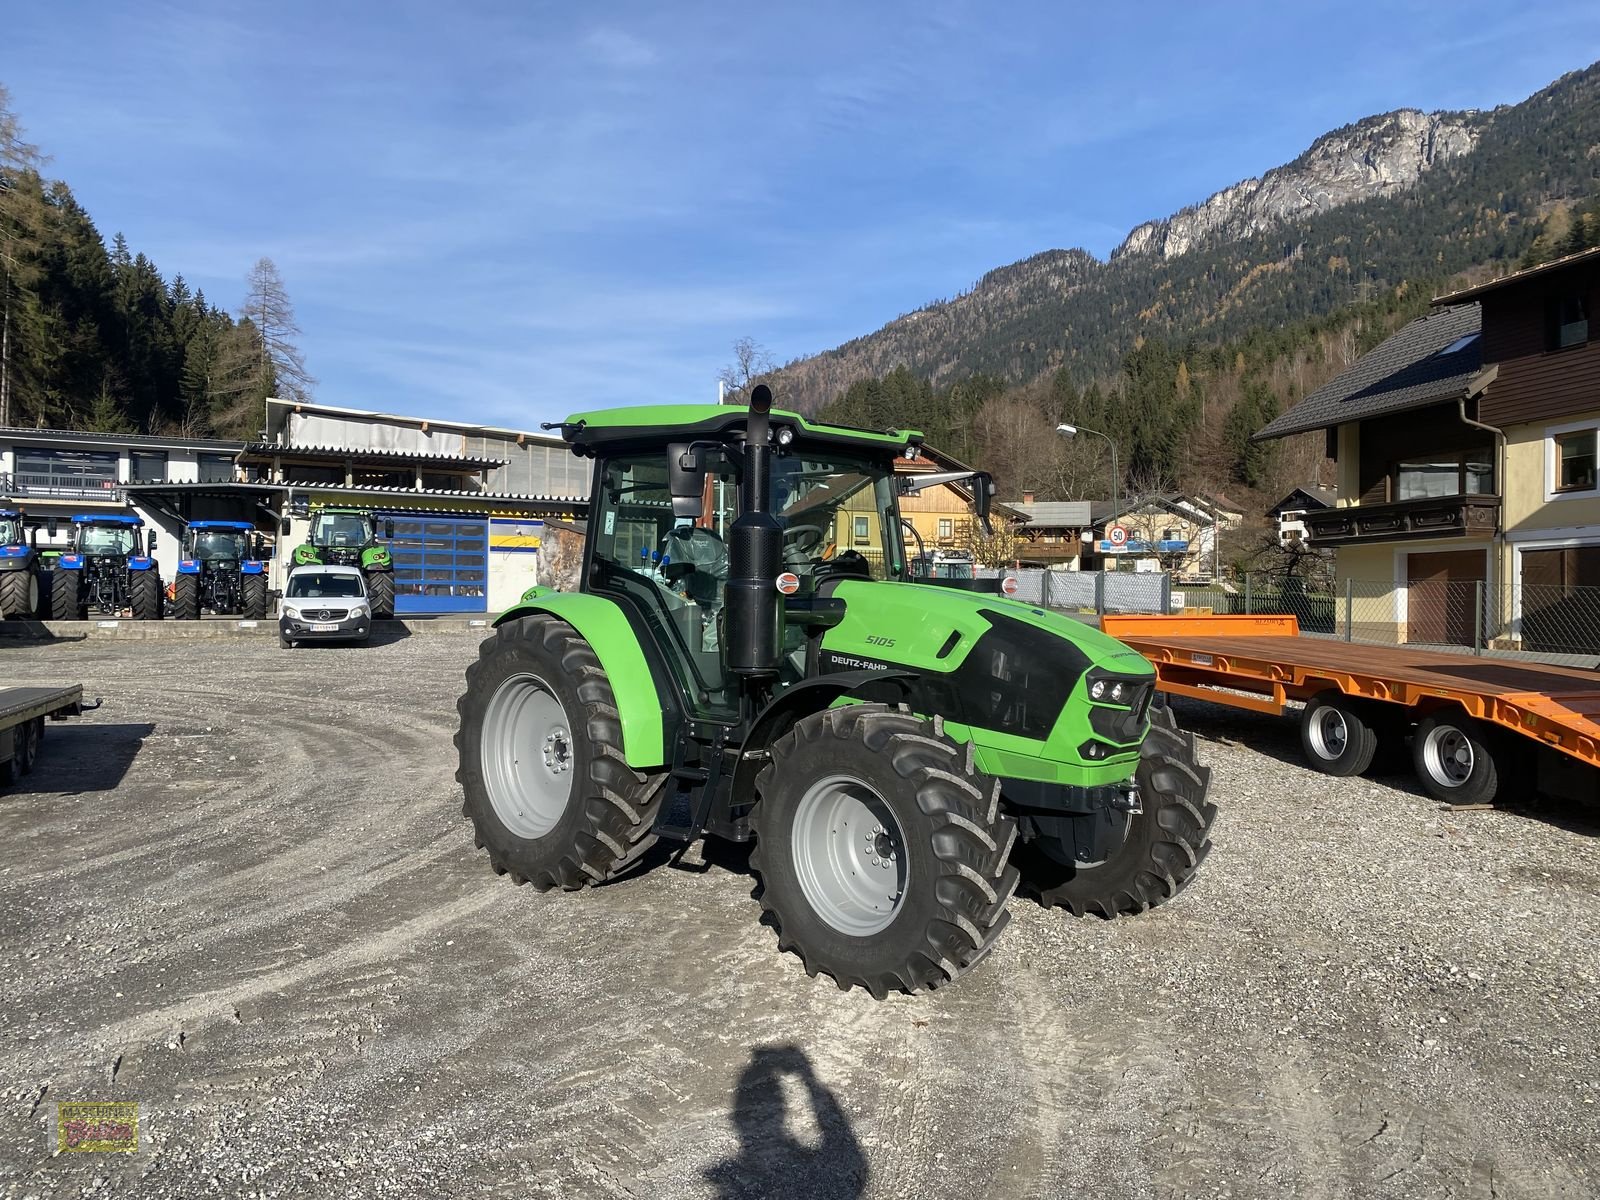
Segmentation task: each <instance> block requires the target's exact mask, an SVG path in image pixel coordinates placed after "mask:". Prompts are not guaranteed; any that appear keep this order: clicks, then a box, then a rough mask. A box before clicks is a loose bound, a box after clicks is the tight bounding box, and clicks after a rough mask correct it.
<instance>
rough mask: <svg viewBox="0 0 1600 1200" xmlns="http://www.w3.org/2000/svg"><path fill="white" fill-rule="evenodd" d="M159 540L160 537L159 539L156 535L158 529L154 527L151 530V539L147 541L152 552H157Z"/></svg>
mask: <svg viewBox="0 0 1600 1200" xmlns="http://www.w3.org/2000/svg"><path fill="white" fill-rule="evenodd" d="M159 540H160V539H158V538H157V537H156V531H155V530H154V529H152V530H151V531H150V540H149V542H148V543H147V548H148V549H149V551H150V553H151V554H154V553H155V552H156V542H157V541H159Z"/></svg>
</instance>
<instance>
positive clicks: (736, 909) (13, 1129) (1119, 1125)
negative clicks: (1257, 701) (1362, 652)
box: [0, 634, 1600, 1198]
mask: <svg viewBox="0 0 1600 1200" xmlns="http://www.w3.org/2000/svg"><path fill="white" fill-rule="evenodd" d="M476 644H477V639H476V637H474V636H471V635H467V634H460V635H451V634H427V635H419V636H412V637H409V638H405V639H402V640H398V641H394V642H390V643H388V644H381V645H380V644H375V645H372V646H369V647H366V648H362V649H333V648H310V649H302V650H299V651H296V652H294V653H292V654H291V653H283V652H280V651H279V650H278V649H277V648H276V646H275V645H274V644H273V643H272V642H271V641H270V640H267V639H262V640H260V641H251V642H243V641H226V642H223V641H217V642H206V641H200V642H193V641H191V642H164V641H149V642H141V643H136V644H117V643H114V642H109V641H106V642H100V641H82V642H63V643H56V644H51V645H5V646H0V676H4V677H5V678H6V680H7V681H8V682H51V681H67V682H70V681H75V680H76V681H81V682H82V683H83V684H84V685H85V687H86V690H87V691H88V692H89V693H90V694H95V693H99V694H103V695H104V696H105V698H106V703H105V706H104V707H103V708H102V709H100V710H99V711H98V712H96V713H94V714H91V715H89V716H87V717H86V718H85V719H83V720H81V721H76V722H71V723H68V724H65V725H52V726H51V727H50V731H49V734H48V736H47V738H46V742H45V749H44V753H43V756H42V758H41V761H40V766H39V770H38V772H37V773H36V774H35V775H33V776H32V777H30V779H29V780H27V781H25V784H24V786H22V787H20V788H13V789H12V790H10V791H8V792H6V793H4V794H0V1085H3V1087H4V1098H5V1103H4V1116H3V1120H0V1194H3V1195H4V1196H7V1197H24V1196H78V1195H97V1196H100V1195H105V1196H110V1195H137V1196H141V1197H144V1196H155V1197H165V1196H171V1197H186V1198H187V1197H201V1196H208V1195H229V1196H233V1195H249V1196H297V1197H298V1196H338V1197H345V1196H361V1197H382V1196H435V1195H443V1194H452V1195H476V1194H483V1193H487V1192H489V1191H491V1190H493V1191H496V1192H504V1193H507V1194H520V1195H528V1196H552V1197H553V1196H569V1195H585V1196H602V1197H610V1196H662V1195H671V1196H745V1195H748V1196H778V1195H795V1196H801V1195H803V1196H856V1195H863V1194H864V1195H870V1196H923V1195H945V1196H962V1197H969V1196H970V1197H978V1196H994V1197H1011V1196H1061V1195H1068V1194H1078V1195H1086V1196H1093V1197H1123V1196H1136V1197H1146V1196H1148V1197H1165V1196H1173V1197H1179V1196H1195V1195H1209V1196H1264V1197H1265V1196H1271V1197H1278V1196H1308V1197H1317V1196H1327V1197H1334V1196H1452V1197H1456V1196H1466V1197H1515V1196H1529V1197H1549V1196H1573V1197H1579V1196H1582V1197H1588V1196H1593V1195H1595V1194H1597V1193H1600V1162H1597V1161H1596V1156H1595V1153H1594V1149H1593V1145H1594V1141H1595V1136H1596V1133H1597V1132H1600V1105H1597V1101H1600V1052H1597V1044H1596V1043H1597V1037H1596V1033H1597V1030H1600V1020H1597V1001H1596V983H1597V978H1600V939H1597V937H1596V933H1597V925H1600V915H1597V914H1600V906H1597V904H1596V902H1595V901H1596V896H1597V893H1600V840H1597V838H1596V836H1595V831H1594V829H1593V828H1592V827H1591V826H1588V825H1585V824H1584V823H1583V822H1582V820H1581V819H1580V818H1579V816H1578V814H1576V813H1574V812H1573V811H1572V810H1559V809H1557V810H1552V811H1543V812H1522V813H1507V812H1466V813H1451V812H1442V811H1440V810H1439V808H1438V806H1437V805H1436V804H1434V803H1433V802H1431V801H1429V800H1427V799H1426V798H1424V797H1422V796H1421V795H1420V794H1418V793H1417V792H1415V791H1414V790H1412V789H1410V788H1409V787H1408V786H1406V784H1405V782H1404V781H1401V780H1377V781H1375V780H1367V779H1353V780H1332V779H1327V778H1325V777H1323V776H1320V775H1315V774H1313V773H1311V772H1310V771H1308V770H1306V769H1305V768H1304V767H1302V766H1301V765H1300V761H1299V752H1298V744H1297V741H1296V737H1295V733H1294V729H1293V727H1292V725H1289V724H1287V723H1281V722H1277V721H1273V720H1270V719H1267V718H1258V717H1252V716H1248V715H1240V714H1235V713H1230V712H1227V711H1225V710H1220V709H1214V708H1210V707H1208V706H1198V705H1195V706H1187V707H1184V708H1182V709H1180V716H1181V717H1182V719H1183V720H1184V722H1185V724H1186V725H1189V726H1190V727H1192V728H1194V729H1195V730H1196V731H1197V732H1199V733H1200V734H1201V736H1202V740H1203V756H1204V757H1205V758H1206V760H1207V761H1208V762H1209V763H1210V764H1211V765H1212V766H1213V768H1214V769H1215V783H1214V789H1213V797H1214V798H1215V799H1216V800H1217V801H1218V802H1219V803H1220V805H1221V806H1222V816H1221V818H1220V819H1219V822H1218V825H1217V828H1216V831H1215V840H1216V849H1215V851H1214V852H1213V854H1212V855H1211V858H1210V860H1209V861H1208V863H1207V865H1206V869H1205V871H1204V872H1203V873H1202V875H1201V876H1200V877H1199V879H1198V880H1197V881H1196V883H1195V884H1194V886H1193V887H1192V888H1190V889H1189V891H1188V892H1186V893H1185V894H1184V896H1183V897H1182V898H1181V899H1180V900H1179V901H1178V902H1176V903H1174V904H1173V905H1171V906H1170V907H1168V908H1165V909H1162V910H1158V911H1156V912H1153V913H1150V914H1147V915H1146V916H1144V917H1140V918H1137V919H1131V920H1121V921H1117V922H1114V923H1107V922H1103V921H1099V920H1082V921H1077V920H1073V919H1071V918H1070V917H1068V916H1066V915H1064V914H1062V913H1060V912H1046V911H1042V910H1040V909H1039V908H1038V907H1037V906H1036V905H1034V904H1032V903H1030V902H1028V901H1026V900H1024V899H1021V898H1019V899H1017V900H1015V901H1013V906H1012V907H1013V911H1014V914H1015V916H1014V920H1013V922H1012V924H1011V927H1010V929H1009V930H1008V931H1007V932H1006V934H1005V936H1004V937H1003V938H1002V939H1001V940H1000V942H999V943H998V945H997V947H996V949H995V951H994V953H993V954H991V955H990V956H989V957H988V958H987V959H986V960H985V962H984V963H983V964H982V965H981V966H980V967H979V968H978V969H977V970H975V971H974V973H973V974H972V975H970V976H969V977H967V978H966V979H964V980H962V981H961V982H959V983H958V984H957V985H955V986H953V987H951V988H948V989H945V990H943V991H941V992H938V993H935V994H933V995H929V996H921V997H903V996H901V997H893V998H891V999H890V1000H888V1001H886V1002H883V1003H876V1002H874V1001H872V1000H871V999H870V998H869V997H867V996H866V995H865V994H864V993H862V992H859V991H857V992H851V993H849V994H842V993H840V992H838V991H837V990H836V989H835V988H833V987H832V986H831V985H830V984H829V983H828V982H826V981H825V980H815V981H813V980H810V979H807V978H806V976H805V974H804V973H803V972H802V971H801V970H800V967H799V964H798V961H797V960H796V959H794V958H793V957H791V956H787V955H780V954H779V953H778V952H777V949H776V946H775V940H774V938H773V935H772V933H771V931H770V930H769V929H767V928H765V927H763V926H761V925H759V924H758V923H757V919H756V918H757V911H758V910H757V906H756V904H755V902H754V901H753V900H752V899H751V879H750V876H749V874H748V872H747V870H746V868H745V864H744V859H743V856H742V855H741V854H740V853H738V852H732V851H730V852H719V853H716V854H714V856H713V857H712V859H711V861H710V862H709V863H708V864H707V865H706V866H705V867H704V868H703V869H701V870H691V869H687V868H674V867H668V866H665V865H662V864H660V863H659V862H658V863H657V864H656V865H655V867H654V869H652V870H650V871H648V872H646V873H643V874H640V875H638V876H636V877H632V878H628V879H626V880H623V881H620V882H617V883H615V884H612V885H610V886H607V887H604V888H600V889H596V890H593V891H589V892H585V893H580V894H574V895H544V896H540V895H537V894H535V893H533V892H532V891H530V890H528V889H517V888H514V887H513V886H512V885H511V883H510V882H509V881H508V880H507V879H500V878H496V877H495V876H494V875H493V874H492V873H491V872H490V871H489V868H488V865H487V862H486V861H485V859H484V857H483V855H482V854H481V853H480V852H479V851H477V850H475V849H474V848H473V846H472V840H471V837H470V831H469V827H468V826H467V824H466V822H465V821H464V820H463V819H462V818H461V817H460V815H459V804H460V795H459V790H458V788H457V786H456V784H455V782H454V778H453V774H454V751H453V748H452V747H451V744H450V739H451V735H452V733H453V732H454V728H455V713H454V701H455V697H456V694H457V692H458V689H459V687H460V682H461V674H462V670H463V668H464V667H465V665H466V663H467V661H468V660H469V659H470V657H471V656H472V655H473V654H474V653H475V650H476ZM81 1100H134V1101H137V1102H138V1103H139V1105H140V1129H141V1148H140V1150H139V1152H138V1153H137V1154H134V1155H98V1154H82V1153H67V1154H54V1153H52V1150H53V1147H54V1130H55V1119H56V1113H55V1105H56V1103H57V1102H67V1101H81Z"/></svg>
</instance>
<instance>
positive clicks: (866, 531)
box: [855, 517, 872, 546]
mask: <svg viewBox="0 0 1600 1200" xmlns="http://www.w3.org/2000/svg"><path fill="white" fill-rule="evenodd" d="M855 525H856V527H855V535H856V545H858V546H865V545H866V544H867V543H868V542H869V541H871V540H872V518H871V517H857V518H856V519H855Z"/></svg>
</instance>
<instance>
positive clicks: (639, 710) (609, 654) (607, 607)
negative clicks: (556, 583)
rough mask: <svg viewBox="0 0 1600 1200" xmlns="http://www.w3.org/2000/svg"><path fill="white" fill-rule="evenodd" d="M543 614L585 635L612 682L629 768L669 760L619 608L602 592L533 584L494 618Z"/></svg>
mask: <svg viewBox="0 0 1600 1200" xmlns="http://www.w3.org/2000/svg"><path fill="white" fill-rule="evenodd" d="M540 612H545V613H549V614H550V615H551V616H553V617H560V618H561V619H562V620H563V621H565V622H566V623H567V624H568V625H571V626H572V627H573V628H574V629H576V630H577V631H578V632H579V633H581V634H582V635H583V639H584V641H586V642H588V643H589V646H590V648H591V649H593V650H594V652H595V656H596V657H597V658H598V659H599V660H600V665H601V667H603V668H604V669H605V673H606V677H607V679H608V680H609V681H610V683H611V691H612V693H613V694H614V695H615V696H616V698H617V712H618V714H619V715H620V717H621V719H622V756H623V758H625V759H626V760H627V763H628V765H629V766H630V767H637V768H640V769H649V768H651V767H659V766H662V765H663V764H664V763H665V762H666V761H667V750H666V733H665V729H664V727H663V723H662V719H661V717H662V714H661V701H660V699H659V698H658V697H657V695H656V682H655V678H654V677H653V676H652V675H651V674H650V664H649V663H648V662H646V661H645V657H644V651H642V650H640V649H639V639H638V638H637V637H636V636H635V634H634V632H633V627H632V626H631V625H629V624H628V618H627V617H625V616H623V615H622V610H621V609H620V608H618V607H617V606H616V604H615V603H613V602H612V601H610V600H607V599H605V598H604V597H603V596H591V595H588V594H587V593H584V592H556V591H552V590H551V589H549V588H544V587H532V588H529V589H528V590H527V591H526V592H524V593H523V594H522V599H521V601H520V602H518V603H517V604H516V605H515V606H514V607H512V608H508V609H507V610H506V611H505V612H503V613H501V614H500V615H499V616H498V617H497V618H495V625H496V626H499V625H504V624H505V623H506V622H507V621H515V620H517V619H518V618H519V617H527V616H532V615H533V614H534V613H540Z"/></svg>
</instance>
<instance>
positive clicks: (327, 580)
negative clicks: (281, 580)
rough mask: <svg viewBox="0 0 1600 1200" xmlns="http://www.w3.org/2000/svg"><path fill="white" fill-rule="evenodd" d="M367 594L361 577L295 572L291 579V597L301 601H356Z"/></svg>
mask: <svg viewBox="0 0 1600 1200" xmlns="http://www.w3.org/2000/svg"><path fill="white" fill-rule="evenodd" d="M364 594H365V593H363V592H362V590H361V576H359V575H333V574H327V575H324V574H322V573H320V572H315V573H314V572H310V571H306V572H299V571H297V572H295V574H293V575H291V576H290V577H289V595H290V596H292V597H295V598H297V599H301V600H318V599H325V598H327V597H330V596H331V597H338V598H341V599H354V598H356V597H359V596H362V595H364Z"/></svg>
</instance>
